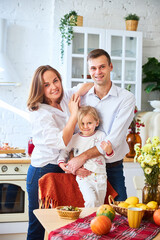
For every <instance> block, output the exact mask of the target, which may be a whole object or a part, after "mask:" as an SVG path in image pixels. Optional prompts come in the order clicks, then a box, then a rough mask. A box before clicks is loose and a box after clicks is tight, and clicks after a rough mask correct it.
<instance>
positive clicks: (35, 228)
mask: <svg viewBox="0 0 160 240" xmlns="http://www.w3.org/2000/svg"><path fill="white" fill-rule="evenodd" d="M50 172H54V173H63V170H62V169H61V168H60V167H59V166H58V165H54V164H48V165H46V166H44V167H40V168H37V167H33V166H32V165H30V166H29V168H28V173H27V192H28V202H29V227H28V234H27V240H43V239H44V228H43V227H42V225H41V224H40V222H39V221H38V219H37V218H36V216H35V215H34V213H33V210H34V209H37V208H39V201H38V180H39V179H40V178H41V177H42V176H43V175H45V174H46V173H50Z"/></svg>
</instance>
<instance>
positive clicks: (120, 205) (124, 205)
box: [118, 202, 129, 208]
mask: <svg viewBox="0 0 160 240" xmlns="http://www.w3.org/2000/svg"><path fill="white" fill-rule="evenodd" d="M128 205H129V204H128V203H126V202H121V203H119V204H118V207H124V208H127V207H128Z"/></svg>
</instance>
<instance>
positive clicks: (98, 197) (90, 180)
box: [76, 173, 107, 207]
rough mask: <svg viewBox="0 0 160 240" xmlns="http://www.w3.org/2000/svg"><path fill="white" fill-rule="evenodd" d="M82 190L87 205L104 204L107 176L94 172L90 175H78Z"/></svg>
mask: <svg viewBox="0 0 160 240" xmlns="http://www.w3.org/2000/svg"><path fill="white" fill-rule="evenodd" d="M76 180H77V183H78V185H79V188H80V191H81V193H82V195H83V199H84V202H85V203H84V206H85V207H99V206H101V205H103V204H104V200H105V197H106V192H107V176H106V175H105V174H97V173H92V174H91V175H89V176H88V177H85V178H80V177H78V176H77V177H76Z"/></svg>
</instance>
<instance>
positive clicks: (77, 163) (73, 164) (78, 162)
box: [67, 155, 85, 175]
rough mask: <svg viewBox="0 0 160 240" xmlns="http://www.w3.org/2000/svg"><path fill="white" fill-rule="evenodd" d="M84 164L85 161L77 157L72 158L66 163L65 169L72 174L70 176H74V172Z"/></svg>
mask: <svg viewBox="0 0 160 240" xmlns="http://www.w3.org/2000/svg"><path fill="white" fill-rule="evenodd" d="M84 163H85V161H84V160H83V159H82V158H81V157H80V155H79V156H77V157H74V158H72V159H71V160H70V161H69V162H68V163H67V167H68V170H69V171H70V172H71V173H72V174H74V175H75V174H76V171H77V170H78V169H79V168H80V167H82V166H83V164H84Z"/></svg>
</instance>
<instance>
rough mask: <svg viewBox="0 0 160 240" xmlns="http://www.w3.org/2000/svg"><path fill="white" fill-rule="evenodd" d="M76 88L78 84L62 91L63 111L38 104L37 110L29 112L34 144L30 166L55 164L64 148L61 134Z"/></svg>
mask: <svg viewBox="0 0 160 240" xmlns="http://www.w3.org/2000/svg"><path fill="white" fill-rule="evenodd" d="M78 89H79V86H77V87H74V88H72V89H70V90H68V91H64V96H63V99H62V101H61V103H60V105H61V108H62V110H63V112H62V111H60V110H59V109H57V108H54V107H52V106H50V105H47V104H40V105H39V109H38V110H37V111H32V112H30V113H29V115H30V121H31V126H32V137H33V144H34V145H35V148H34V150H33V152H32V156H31V164H32V166H34V167H43V166H45V165H47V164H49V163H52V164H57V159H58V157H59V152H60V150H61V149H65V144H64V141H63V138H62V134H63V128H64V127H65V125H66V123H67V121H68V119H69V116H70V112H69V108H68V103H69V101H70V98H71V96H72V94H73V93H75V92H76V91H77V90H78Z"/></svg>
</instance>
